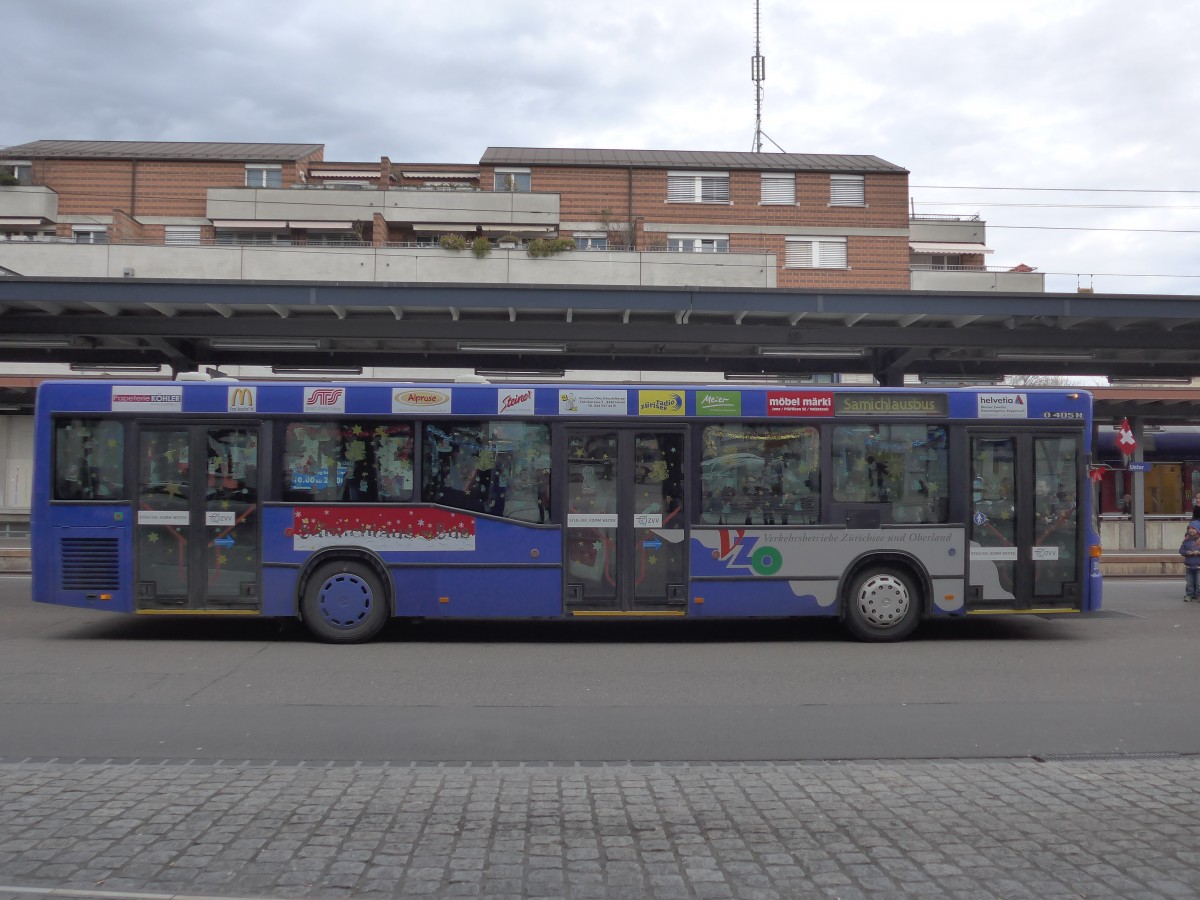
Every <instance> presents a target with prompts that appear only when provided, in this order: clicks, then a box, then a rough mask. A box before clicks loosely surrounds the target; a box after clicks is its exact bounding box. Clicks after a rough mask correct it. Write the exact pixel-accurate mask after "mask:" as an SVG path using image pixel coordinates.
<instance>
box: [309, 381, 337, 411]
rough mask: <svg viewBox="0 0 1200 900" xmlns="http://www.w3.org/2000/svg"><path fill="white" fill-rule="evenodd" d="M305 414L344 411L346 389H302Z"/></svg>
mask: <svg viewBox="0 0 1200 900" xmlns="http://www.w3.org/2000/svg"><path fill="white" fill-rule="evenodd" d="M304 411H305V412H322V413H323V412H336V413H344V412H345V411H346V389H345V388H334V387H310V388H305V389H304Z"/></svg>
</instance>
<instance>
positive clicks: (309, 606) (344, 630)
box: [300, 560, 388, 644]
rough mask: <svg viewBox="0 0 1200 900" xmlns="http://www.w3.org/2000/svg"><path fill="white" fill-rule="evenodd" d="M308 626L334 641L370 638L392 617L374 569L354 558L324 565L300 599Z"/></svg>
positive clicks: (327, 639)
mask: <svg viewBox="0 0 1200 900" xmlns="http://www.w3.org/2000/svg"><path fill="white" fill-rule="evenodd" d="M300 615H301V617H302V618H303V620H304V626H305V627H306V628H307V629H308V630H309V631H310V632H311V633H312V635H313V636H314V637H315V638H317V639H318V640H322V641H325V642H327V643H331V644H357V643H361V642H363V641H369V640H370V639H371V638H373V637H375V635H377V634H378V633H379V631H380V629H381V628H383V626H384V624H385V623H386V622H387V619H388V602H387V594H386V593H385V591H384V588H383V583H382V582H381V581H380V580H379V576H378V575H376V574H375V571H374V569H372V568H371V567H370V566H367V565H365V564H363V563H360V562H355V561H353V560H338V561H337V562H331V563H326V564H324V565H322V566H320V567H319V568H318V569H317V570H316V571H315V572H313V574H312V577H311V578H309V580H308V585H307V586H306V587H305V589H304V596H303V598H301V601H300Z"/></svg>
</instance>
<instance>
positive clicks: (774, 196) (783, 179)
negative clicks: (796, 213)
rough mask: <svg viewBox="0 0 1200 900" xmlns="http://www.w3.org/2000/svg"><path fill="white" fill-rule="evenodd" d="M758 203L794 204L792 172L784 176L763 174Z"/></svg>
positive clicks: (794, 182) (794, 188) (794, 177)
mask: <svg viewBox="0 0 1200 900" xmlns="http://www.w3.org/2000/svg"><path fill="white" fill-rule="evenodd" d="M760 202H761V203H784V204H794V203H795V202H796V176H795V174H793V173H792V172H787V173H786V174H780V173H776V172H763V175H762V198H761V200H760Z"/></svg>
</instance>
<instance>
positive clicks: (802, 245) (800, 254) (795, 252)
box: [783, 240, 813, 269]
mask: <svg viewBox="0 0 1200 900" xmlns="http://www.w3.org/2000/svg"><path fill="white" fill-rule="evenodd" d="M783 264H784V266H786V267H787V268H789V269H811V268H812V267H813V241H793V240H789V241H788V242H787V254H786V256H785V258H784V263H783Z"/></svg>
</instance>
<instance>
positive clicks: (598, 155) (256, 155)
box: [0, 141, 1042, 291]
mask: <svg viewBox="0 0 1200 900" xmlns="http://www.w3.org/2000/svg"><path fill="white" fill-rule="evenodd" d="M446 235H460V236H462V237H463V238H465V239H466V241H467V242H472V241H475V240H477V239H479V238H485V239H486V240H487V244H486V249H487V251H488V252H487V253H486V254H483V255H486V256H488V257H490V259H481V258H472V254H470V253H465V254H464V253H462V252H461V250H455V249H453V247H454V245H453V244H451V245H450V248H449V249H447V247H446V246H444V245H443V243H442V241H441V239H442V238H443V237H444V236H446ZM558 237H565V238H571V239H573V241H574V246H575V252H571V253H562V254H559V256H558V258H557V259H556V260H555V263H554V265H552V266H547V265H530V264H529V263H528V259H529V254H528V253H527V250H528V246H529V242H530V241H534V240H537V239H550V238H558ZM68 245H69V246H68ZM81 245H105V247H104V248H103V249H100V248H98V247H97V248H94V249H90V250H85V249H83V248H82V247H81ZM198 248H204V249H203V250H200V249H198ZM493 248H494V249H495V250H496V254H495V255H492V254H491V252H490V251H491V250H492V249H493ZM351 250H354V251H355V252H354V253H353V254H352V253H350V252H349V251H351ZM301 251H303V252H301ZM582 251H586V252H582ZM989 252H990V250H989V249H988V248H987V246H986V243H985V238H984V223H983V222H981V221H979V220H978V218H977V217H963V218H960V217H928V218H916V217H911V218H910V216H909V214H908V172H907V171H906V170H905V169H903V168H902V167H900V166H897V165H894V164H892V163H889V162H886V161H884V160H882V159H879V158H878V157H874V156H839V155H809V154H785V153H725V152H689V151H648V150H590V149H576V150H554V149H533V148H495V147H493V148H489V149H488V150H487V151H486V152H485V153H484V155H483V157H482V159H481V160H480V161H479V163H478V164H475V165H467V164H461V163H456V164H427V163H426V164H407V163H393V162H392V161H391V160H390V159H389V158H387V157H382V158H381V159H380V160H379V161H378V162H375V161H372V162H327V161H326V160H325V159H324V147H323V145H320V144H241V143H161V142H124V141H35V142H33V143H29V144H22V145H19V146H14V147H9V148H7V149H4V150H0V268H2V269H4V270H7V271H9V272H12V273H15V274H20V275H42V276H54V275H74V276H88V277H121V276H127V277H129V276H133V277H189V278H214V279H224V278H262V279H287V280H293V279H298V280H314V281H322V280H344V279H351V280H383V281H417V282H420V281H456V282H467V283H488V282H494V281H507V282H511V283H525V282H528V283H563V284H596V285H624V284H644V285H660V286H662V285H678V284H687V285H702V286H718V287H766V288H793V289H821V290H826V289H853V290H906V289H909V288H919V289H938V288H944V289H948V290H1002V291H1040V290H1041V289H1042V276H1041V275H1039V274H1036V273H1033V272H1028V271H1021V272H1016V271H1000V272H996V271H989V270H988V269H987V267H985V266H984V258H985V257H984V254H986V253H989ZM501 259H503V261H504V263H505V264H504V265H503V266H500V265H497V263H498V262H499V261H500V260H501Z"/></svg>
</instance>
